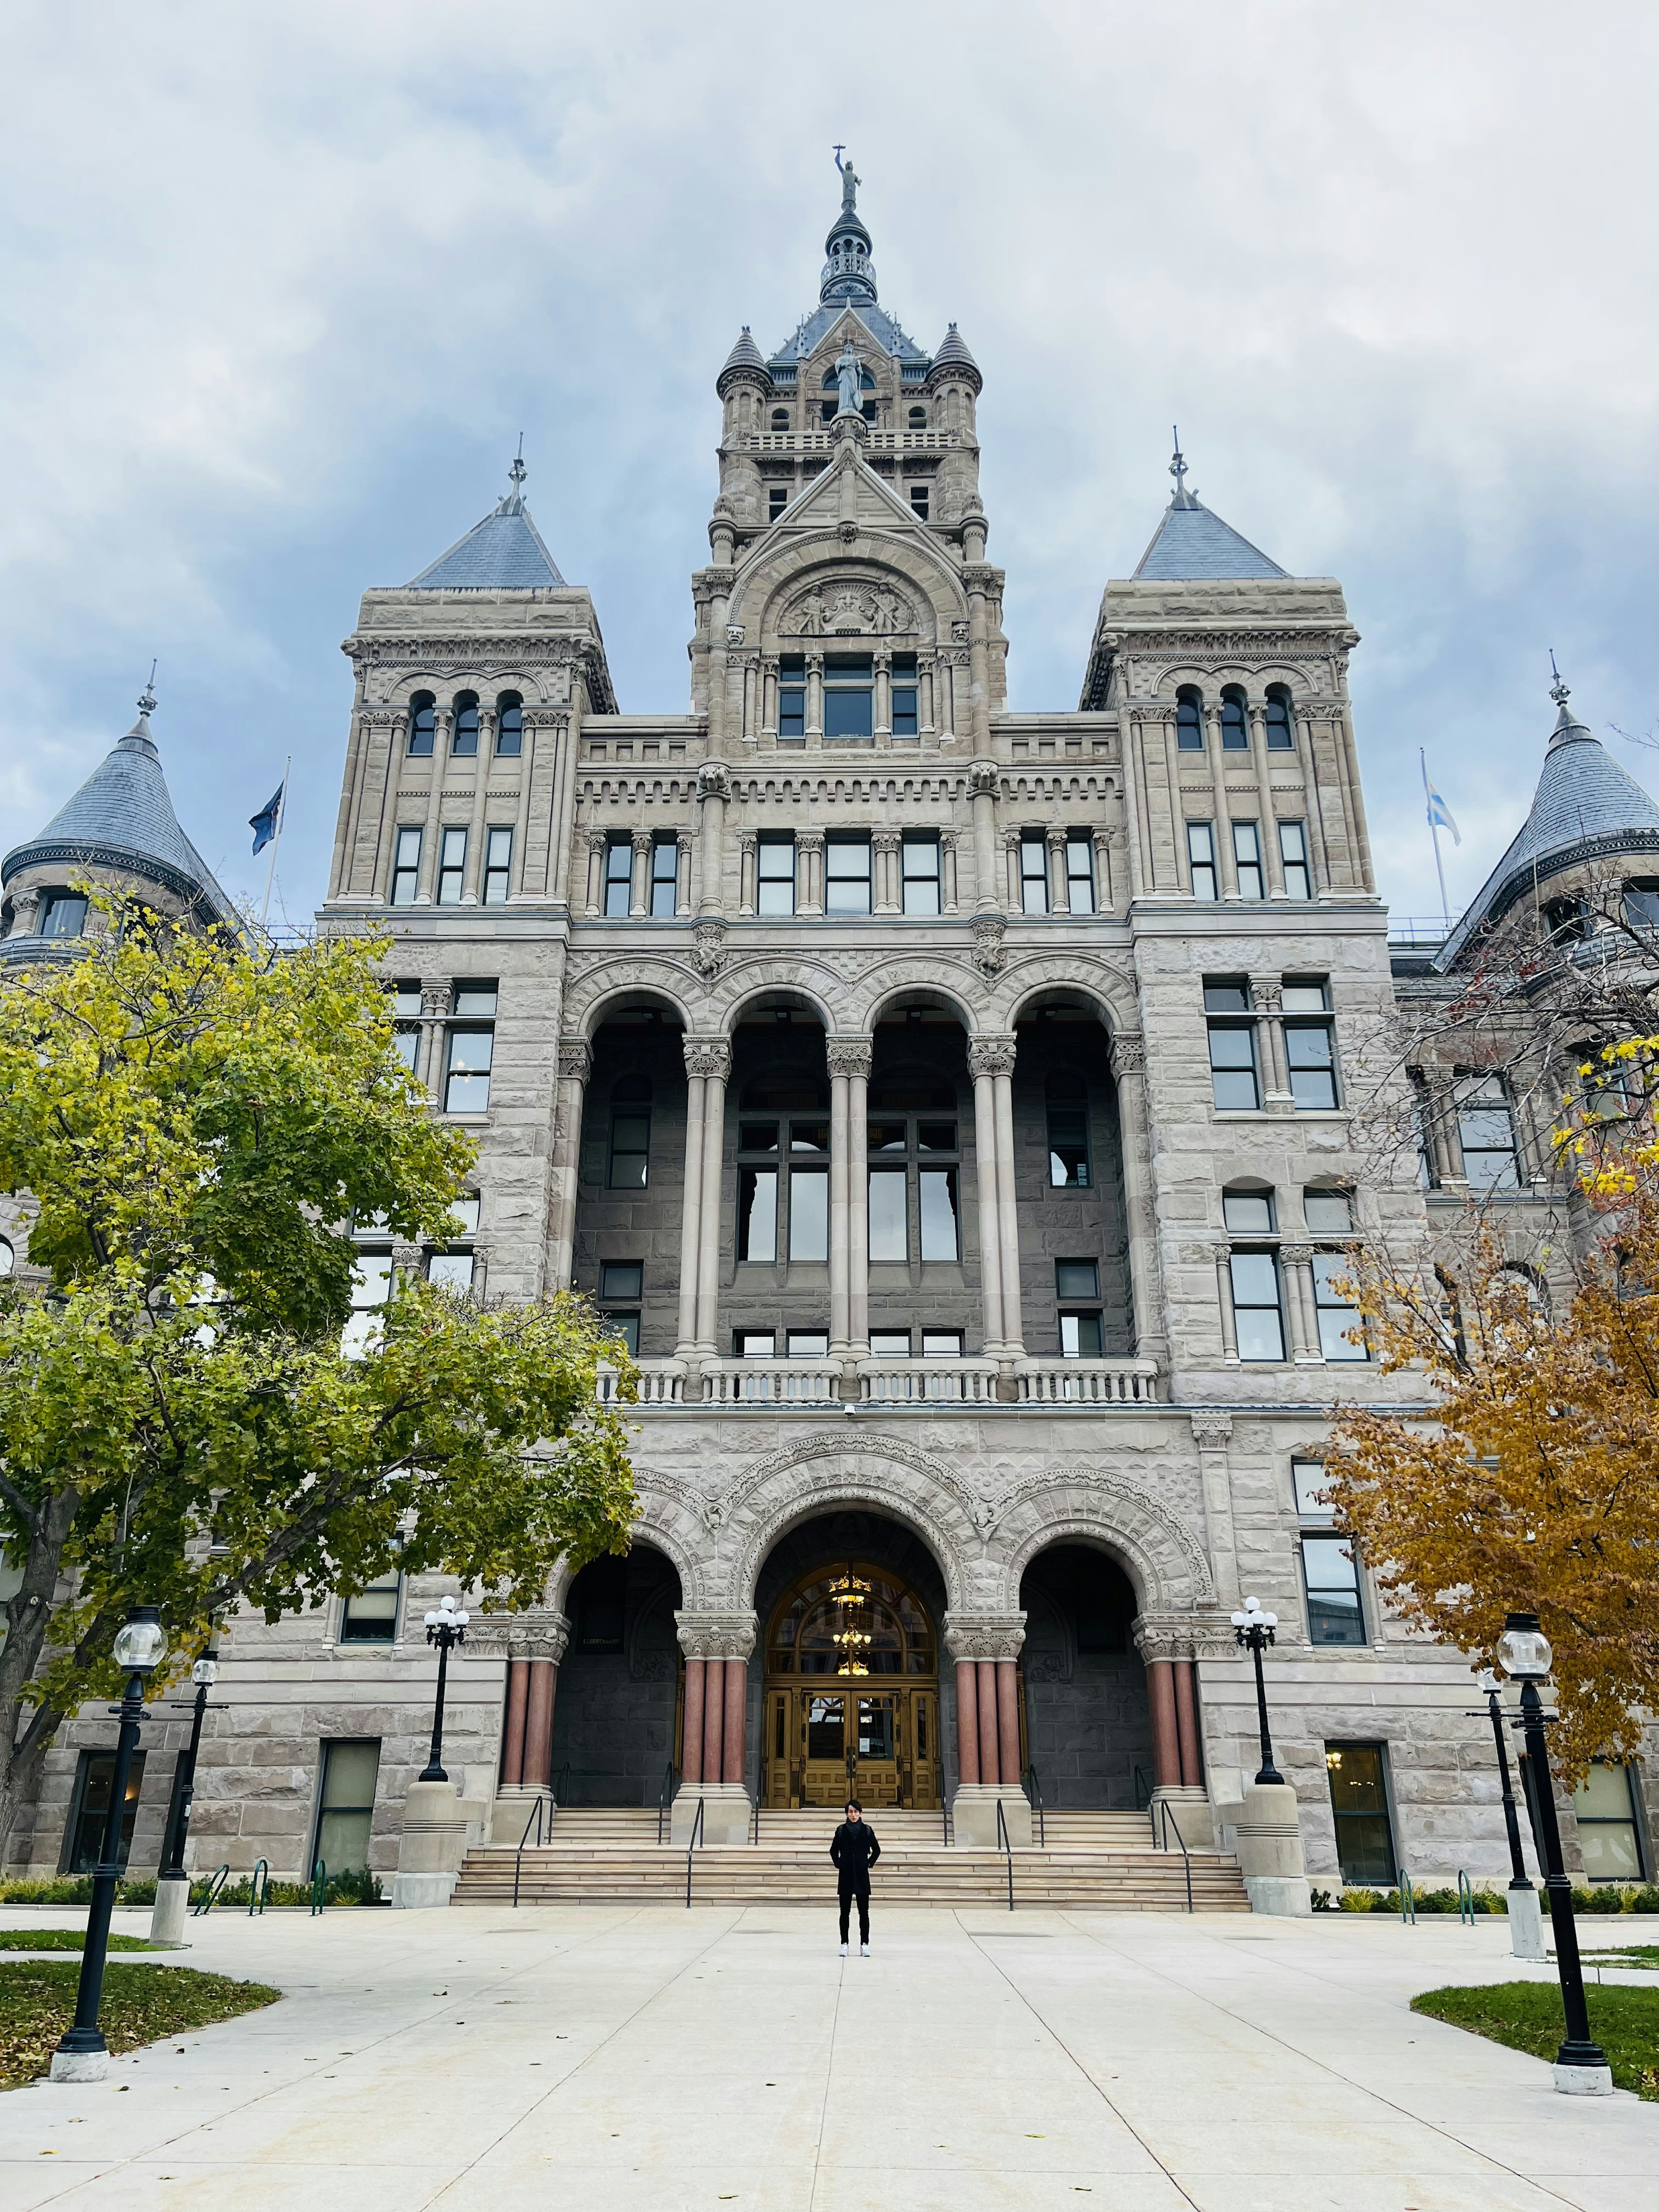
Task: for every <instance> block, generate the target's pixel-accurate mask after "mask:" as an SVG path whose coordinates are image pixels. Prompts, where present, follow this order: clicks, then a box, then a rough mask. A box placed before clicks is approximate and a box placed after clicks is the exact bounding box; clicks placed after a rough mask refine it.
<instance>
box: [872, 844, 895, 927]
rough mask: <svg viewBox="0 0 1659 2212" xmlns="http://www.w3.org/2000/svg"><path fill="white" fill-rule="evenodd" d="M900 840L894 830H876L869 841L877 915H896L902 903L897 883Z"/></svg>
mask: <svg viewBox="0 0 1659 2212" xmlns="http://www.w3.org/2000/svg"><path fill="white" fill-rule="evenodd" d="M901 842H902V841H901V839H900V838H899V836H898V834H897V832H896V831H895V830H891V829H878V830H877V832H876V834H875V836H873V837H872V839H871V840H870V847H871V859H872V862H873V864H874V868H875V877H876V880H875V885H874V889H875V893H876V897H875V911H876V912H877V913H878V914H896V913H897V912H898V911H899V908H900V905H901V903H902V901H901V897H900V890H899V883H898V872H899V845H900V843H901Z"/></svg>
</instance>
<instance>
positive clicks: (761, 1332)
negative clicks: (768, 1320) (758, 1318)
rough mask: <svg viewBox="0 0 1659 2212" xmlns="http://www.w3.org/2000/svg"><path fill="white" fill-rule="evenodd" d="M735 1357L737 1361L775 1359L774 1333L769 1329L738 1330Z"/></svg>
mask: <svg viewBox="0 0 1659 2212" xmlns="http://www.w3.org/2000/svg"><path fill="white" fill-rule="evenodd" d="M737 1355H738V1358H739V1359H775V1358H777V1356H778V1340H777V1334H776V1332H775V1330H773V1329H769V1328H744V1329H739V1330H738V1335H737Z"/></svg>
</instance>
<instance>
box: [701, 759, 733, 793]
mask: <svg viewBox="0 0 1659 2212" xmlns="http://www.w3.org/2000/svg"><path fill="white" fill-rule="evenodd" d="M731 789H732V779H731V776H730V775H729V774H728V772H727V769H726V763H725V762H724V761H714V760H706V761H704V762H703V763H702V765H701V766H700V767H699V769H698V770H697V796H698V798H699V799H726V798H729V797H730V795H731Z"/></svg>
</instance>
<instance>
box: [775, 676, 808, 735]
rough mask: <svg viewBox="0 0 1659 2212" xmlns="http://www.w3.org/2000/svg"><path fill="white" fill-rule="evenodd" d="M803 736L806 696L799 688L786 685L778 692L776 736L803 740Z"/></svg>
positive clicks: (804, 730)
mask: <svg viewBox="0 0 1659 2212" xmlns="http://www.w3.org/2000/svg"><path fill="white" fill-rule="evenodd" d="M805 734H806V694H805V690H801V689H800V688H799V686H792V685H790V684H784V685H782V686H781V688H780V690H779V692H778V735H779V736H780V737H781V738H804V737H805Z"/></svg>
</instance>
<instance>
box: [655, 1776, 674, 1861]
mask: <svg viewBox="0 0 1659 2212" xmlns="http://www.w3.org/2000/svg"><path fill="white" fill-rule="evenodd" d="M673 1808H674V1762H673V1760H672V1759H670V1760H669V1762H668V1764H667V1765H666V1766H665V1767H664V1769H663V1771H662V1788H661V1790H659V1792H658V1793H657V1841H658V1843H659V1844H665V1843H666V1842H667V1840H668V1838H667V1836H666V1835H665V1833H664V1831H665V1829H666V1828H667V1827H668V1826H669V1825H670V1823H671V1820H672V1819H673Z"/></svg>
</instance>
